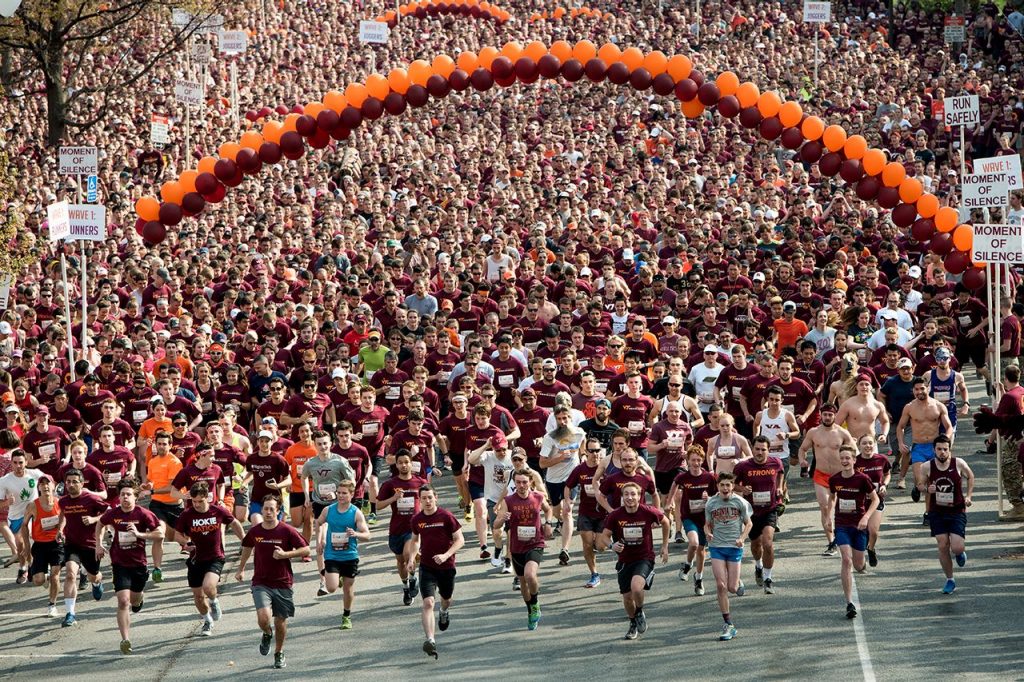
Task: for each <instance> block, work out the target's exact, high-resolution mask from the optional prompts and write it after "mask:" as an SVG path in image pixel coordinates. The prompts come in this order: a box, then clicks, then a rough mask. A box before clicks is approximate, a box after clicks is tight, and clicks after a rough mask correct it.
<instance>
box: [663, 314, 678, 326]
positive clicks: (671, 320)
mask: <svg viewBox="0 0 1024 682" xmlns="http://www.w3.org/2000/svg"><path fill="white" fill-rule="evenodd" d="M661 323H662V324H675V323H676V318H674V317H672V316H671V315H666V316H665V319H664V320H662V321H661Z"/></svg>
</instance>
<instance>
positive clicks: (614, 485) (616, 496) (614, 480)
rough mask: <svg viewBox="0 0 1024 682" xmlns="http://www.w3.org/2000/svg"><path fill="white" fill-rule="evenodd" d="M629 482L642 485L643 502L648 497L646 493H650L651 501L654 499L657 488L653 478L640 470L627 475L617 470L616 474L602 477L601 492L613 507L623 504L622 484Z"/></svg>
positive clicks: (641, 499) (641, 498)
mask: <svg viewBox="0 0 1024 682" xmlns="http://www.w3.org/2000/svg"><path fill="white" fill-rule="evenodd" d="M627 483H636V484H637V485H639V486H640V491H641V492H642V493H643V495H641V496H640V501H641V503H643V501H644V500H646V499H647V498H646V497H644V495H650V496H651V501H652V502H653V501H654V493H655V488H654V481H653V480H651V479H650V478H648V477H647V476H645V475H644V474H642V473H640V472H639V471H637V472H636V473H635V474H633V475H632V476H627V475H626V472H624V471H616V472H615V473H614V474H611V475H609V476H605V477H604V478H602V479H601V494H602V495H604V496H605V497H606V498H608V504H609V505H610V506H611V508H612V509H615V508H617V507H620V506H622V486H624V485H626V484H627ZM605 528H607V526H605Z"/></svg>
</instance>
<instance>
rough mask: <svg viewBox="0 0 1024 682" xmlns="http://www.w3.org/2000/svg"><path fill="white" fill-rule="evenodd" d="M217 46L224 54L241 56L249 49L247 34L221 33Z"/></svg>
mask: <svg viewBox="0 0 1024 682" xmlns="http://www.w3.org/2000/svg"><path fill="white" fill-rule="evenodd" d="M217 44H218V46H219V48H220V51H221V52H223V53H224V54H242V53H243V52H245V50H246V49H247V48H248V47H249V34H248V33H246V32H245V31H221V32H220V40H219V42H218V43H217Z"/></svg>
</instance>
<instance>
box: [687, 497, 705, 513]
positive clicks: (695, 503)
mask: <svg viewBox="0 0 1024 682" xmlns="http://www.w3.org/2000/svg"><path fill="white" fill-rule="evenodd" d="M706 506H708V502H707V500H705V499H704V498H703V497H701V498H699V499H696V500H690V511H692V512H699V511H704V507H706Z"/></svg>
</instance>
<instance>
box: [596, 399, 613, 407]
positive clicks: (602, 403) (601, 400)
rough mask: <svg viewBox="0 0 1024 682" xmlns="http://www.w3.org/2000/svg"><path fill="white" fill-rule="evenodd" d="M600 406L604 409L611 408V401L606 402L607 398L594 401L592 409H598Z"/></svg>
mask: <svg viewBox="0 0 1024 682" xmlns="http://www.w3.org/2000/svg"><path fill="white" fill-rule="evenodd" d="M601 405H604V406H605V407H611V406H612V401H610V400H608V398H598V399H597V400H595V401H594V407H600V406H601Z"/></svg>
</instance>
